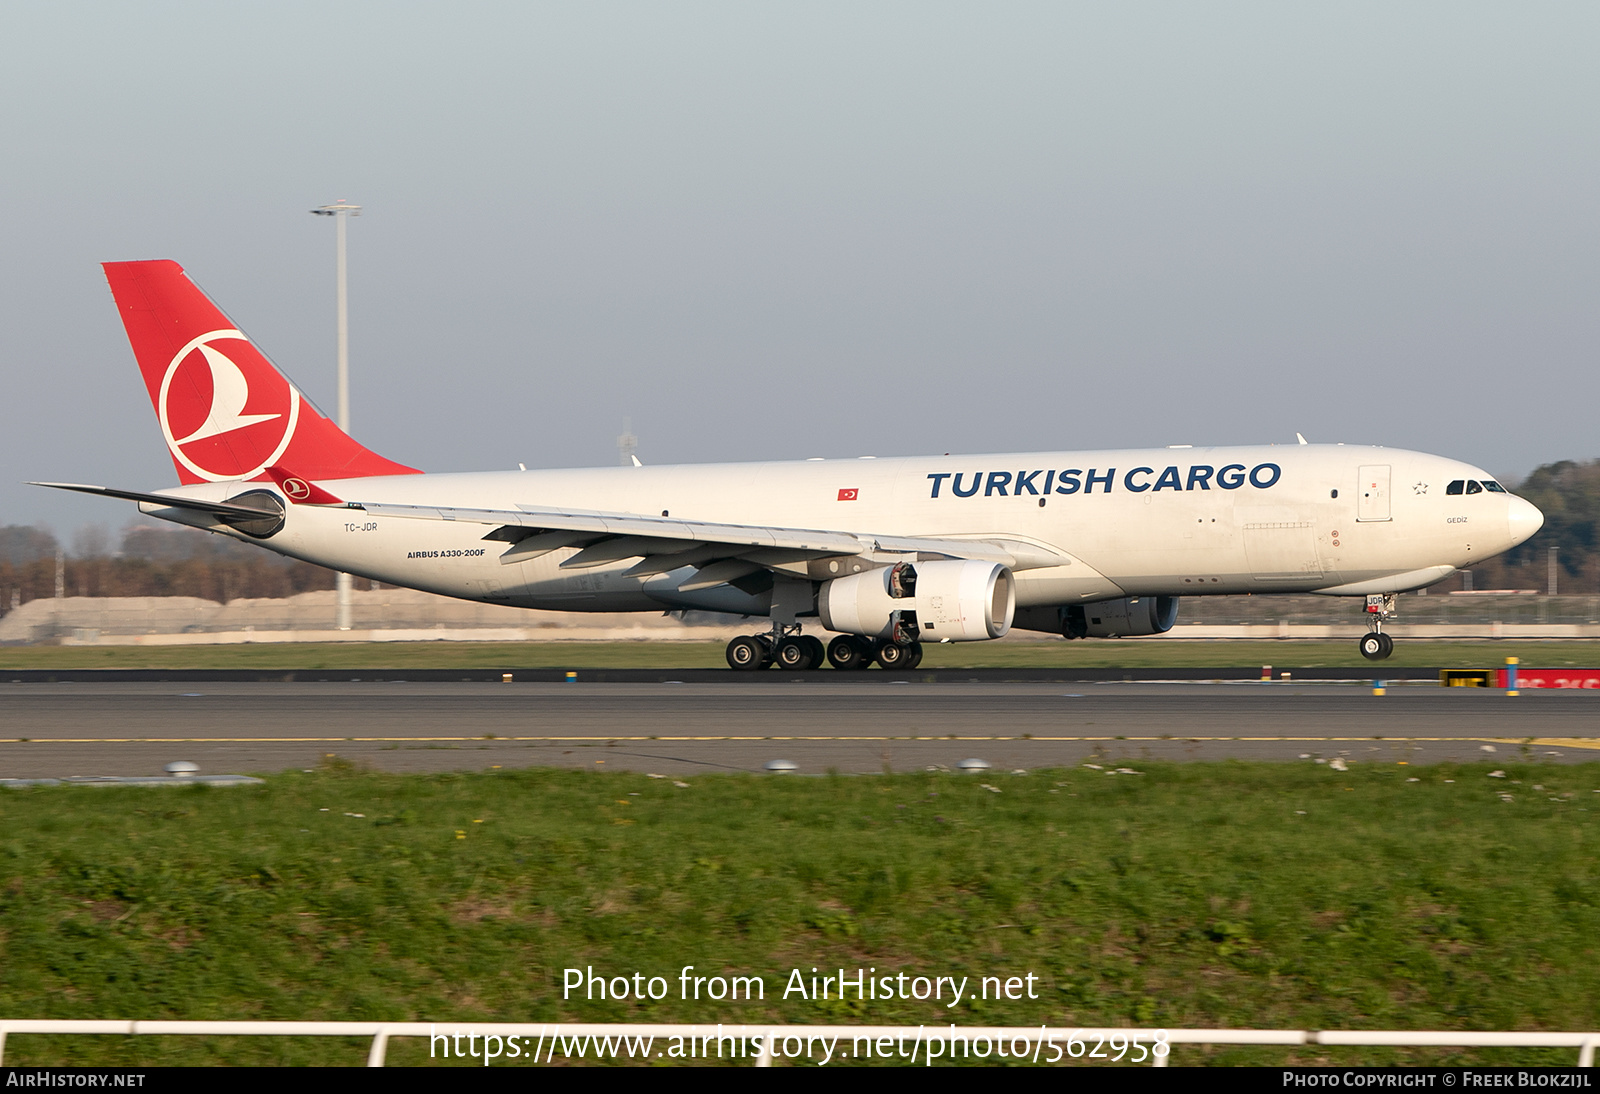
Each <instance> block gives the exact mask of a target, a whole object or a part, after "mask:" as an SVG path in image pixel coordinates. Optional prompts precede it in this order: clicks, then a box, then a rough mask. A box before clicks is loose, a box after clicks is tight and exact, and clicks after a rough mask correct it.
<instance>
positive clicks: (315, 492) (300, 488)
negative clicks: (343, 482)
mask: <svg viewBox="0 0 1600 1094" xmlns="http://www.w3.org/2000/svg"><path fill="white" fill-rule="evenodd" d="M267 474H268V475H270V476H271V477H272V481H273V482H275V483H277V484H278V489H279V490H282V491H283V495H284V497H286V498H288V499H289V500H290V501H292V502H294V503H295V504H296V505H343V504H344V499H343V498H336V497H334V496H333V495H332V494H330V493H328V492H327V491H326V490H324V489H323V488H322V487H320V486H318V485H317V484H316V483H314V482H311V481H310V480H308V479H303V478H301V477H300V476H298V475H291V474H290V473H289V472H288V470H286V469H285V468H282V467H279V466H277V465H276V464H274V465H273V466H271V467H269V468H267Z"/></svg>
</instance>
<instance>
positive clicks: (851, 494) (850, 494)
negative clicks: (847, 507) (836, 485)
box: [839, 487, 861, 501]
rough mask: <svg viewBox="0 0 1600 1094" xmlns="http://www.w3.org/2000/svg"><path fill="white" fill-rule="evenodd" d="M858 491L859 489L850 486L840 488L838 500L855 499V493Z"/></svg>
mask: <svg viewBox="0 0 1600 1094" xmlns="http://www.w3.org/2000/svg"><path fill="white" fill-rule="evenodd" d="M859 493H861V491H859V490H857V489H855V488H854V487H851V488H849V489H847V490H841V491H839V500H840V501H855V500H856V495H857V494H859Z"/></svg>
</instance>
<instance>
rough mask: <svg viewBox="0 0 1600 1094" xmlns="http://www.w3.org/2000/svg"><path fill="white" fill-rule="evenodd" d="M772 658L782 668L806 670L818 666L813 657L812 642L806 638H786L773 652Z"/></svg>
mask: <svg viewBox="0 0 1600 1094" xmlns="http://www.w3.org/2000/svg"><path fill="white" fill-rule="evenodd" d="M813 641H815V639H813ZM818 645H821V643H818ZM772 660H773V661H774V662H775V663H776V664H777V666H778V667H779V668H780V669H794V670H797V671H804V670H806V669H814V668H816V667H817V663H816V662H815V661H814V660H812V658H811V644H810V643H809V642H807V641H806V640H805V639H804V638H785V639H784V640H783V641H782V642H779V643H778V648H777V649H776V650H774V651H773V652H772Z"/></svg>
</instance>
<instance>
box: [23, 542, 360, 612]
mask: <svg viewBox="0 0 1600 1094" xmlns="http://www.w3.org/2000/svg"><path fill="white" fill-rule="evenodd" d="M58 555H59V557H60V576H61V584H62V593H63V595H66V596H198V597H201V598H203V599H206V600H216V601H219V602H224V603H225V602H227V601H229V600H234V599H237V598H239V597H283V596H293V595H294V594H295V593H303V592H306V591H308V590H311V589H331V588H333V582H334V574H333V571H332V570H325V569H323V568H322V567H321V566H313V565H311V564H310V563H308V562H299V561H295V560H293V559H287V558H284V557H282V556H281V555H276V554H273V553H272V552H270V551H266V550H263V549H262V548H260V547H252V546H250V545H249V544H245V543H240V542H238V541H236V540H233V539H229V538H228V537H226V536H220V535H213V534H212V533H209V532H202V531H199V530H197V529H193V528H183V527H179V526H177V525H173V526H171V527H156V526H151V525H144V524H131V525H129V526H128V527H127V528H125V529H123V531H122V534H121V537H120V544H119V545H118V546H117V547H115V548H113V547H112V540H111V535H110V533H109V532H108V531H107V529H106V528H105V526H104V525H94V524H91V525H86V526H85V527H83V528H80V529H79V530H78V532H77V533H76V534H75V535H74V536H73V537H72V543H71V545H70V546H68V545H65V544H62V543H60V542H59V541H58V540H57V539H56V537H55V536H54V535H53V534H52V533H51V532H50V531H49V530H48V529H44V528H30V527H24V526H21V525H9V526H5V527H0V615H3V614H4V613H6V612H8V611H10V610H11V609H12V608H14V607H17V606H19V605H22V604H26V603H27V602H28V601H30V600H36V599H38V598H40V597H52V596H55V595H56V577H57V557H58Z"/></svg>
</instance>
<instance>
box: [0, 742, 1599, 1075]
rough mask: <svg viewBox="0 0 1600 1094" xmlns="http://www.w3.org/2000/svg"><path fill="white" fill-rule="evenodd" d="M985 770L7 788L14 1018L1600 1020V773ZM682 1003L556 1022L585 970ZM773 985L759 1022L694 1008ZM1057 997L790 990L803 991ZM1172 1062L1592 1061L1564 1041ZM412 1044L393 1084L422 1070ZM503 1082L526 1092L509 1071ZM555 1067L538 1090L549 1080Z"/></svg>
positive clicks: (263, 1049)
mask: <svg viewBox="0 0 1600 1094" xmlns="http://www.w3.org/2000/svg"><path fill="white" fill-rule="evenodd" d="M1138 771H1139V772H1141V773H1140V774H1136V775H1135V774H1115V775H1108V774H1106V773H1104V772H1101V771H1096V770H1091V769H1088V768H1077V769H1072V770H1067V771H1036V772H1033V773H1030V774H1028V775H1025V776H1023V775H1001V774H995V775H992V776H990V777H989V782H988V784H987V785H985V784H984V783H983V782H982V781H980V778H972V777H962V776H955V775H949V774H944V773H937V772H929V773H924V774H918V775H896V776H884V777H858V778H845V777H822V778H758V777H744V776H714V777H703V778H702V777H696V778H693V779H688V780H674V779H656V778H649V777H646V776H644V775H630V774H625V773H608V774H597V773H591V772H565V771H548V770H530V771H500V772H489V773H484V774H476V775H435V776H412V777H402V776H388V775H376V774H371V773H363V772H359V771H354V770H351V769H350V768H348V766H346V765H343V764H340V763H339V762H337V761H333V762H332V763H331V764H330V766H327V767H324V768H322V769H320V770H318V771H315V772H308V773H300V772H295V773H286V774H282V775H277V776H273V777H270V778H269V780H268V782H267V784H266V785H265V786H262V787H259V788H251V789H243V790H217V789H209V790H208V789H205V788H189V789H182V790H146V789H132V788H129V789H103V790H86V789H80V788H71V787H61V788H39V789H30V790H24V791H4V792H0V1014H4V1015H5V1016H7V1017H18V1018H21V1017H63V1018H65V1017H81V1018H88V1017H123V1018H128V1017H138V1018H168V1017H171V1018H179V1017H182V1018H193V1019H201V1018H214V1019H246V1018H280V1019H289V1018H299V1019H330V1020H331V1019H377V1018H383V1019H407V1020H419V1021H452V1022H453V1021H484V1020H490V1019H498V1020H517V1021H536V1022H545V1021H551V1022H554V1021H558V1020H572V1019H587V1020H596V1021H621V1020H632V1021H696V1022H716V1021H724V1022H729V1023H742V1022H763V1021H792V1022H823V1023H827V1022H834V1023H843V1022H873V1023H894V1024H902V1023H906V1024H913V1025H915V1024H921V1023H928V1024H930V1025H943V1024H945V1023H948V1022H950V1021H955V1022H957V1023H958V1024H979V1023H982V1024H1015V1025H1034V1026H1036V1025H1039V1024H1040V1023H1049V1024H1052V1025H1066V1026H1080V1025H1082V1026H1088V1025H1101V1024H1104V1025H1127V1024H1141V1025H1160V1026H1167V1027H1187V1026H1213V1027H1214V1026H1236V1027H1237V1026H1243V1027H1250V1026H1255V1027H1287V1028H1297V1029H1306V1028H1323V1029H1337V1028H1368V1029H1371V1028H1435V1029H1436V1028H1463V1029H1552V1030H1573V1029H1589V1030H1593V1029H1597V1028H1600V867H1597V862H1600V855H1597V850H1600V824H1597V817H1600V765H1594V764H1591V765H1582V766H1562V767H1555V766H1541V765H1533V764H1522V765H1512V764H1508V765H1507V766H1506V768H1505V776H1506V777H1504V778H1490V777H1488V773H1489V769H1488V768H1487V767H1482V766H1468V767H1448V766H1439V767H1428V768H1421V769H1412V768H1409V767H1406V766H1401V765H1391V764H1374V765H1359V766H1353V767H1352V768H1351V769H1350V770H1349V771H1348V772H1336V771H1332V770H1330V769H1329V768H1328V767H1327V766H1318V765H1312V764H1310V763H1307V764H1304V765H1292V766H1291V765H1282V764H1276V765H1274V764H1238V763H1230V764H1218V765H1210V764H1188V765H1160V764H1142V765H1139V767H1138ZM591 965H592V966H594V967H595V971H596V972H597V973H601V972H603V973H604V974H605V975H607V976H616V975H630V976H631V974H632V973H634V972H635V971H638V972H641V973H643V974H644V975H645V976H647V977H648V976H655V975H659V976H662V977H663V978H665V979H666V980H667V981H668V982H669V983H670V984H671V985H672V994H671V995H669V997H668V998H667V999H665V1000H663V1001H661V1002H646V1003H642V1004H641V1003H635V1002H617V1001H606V1002H599V1001H596V1002H584V1001H581V1000H577V999H573V1000H568V1001H563V1000H562V999H561V988H560V985H561V979H562V970H563V969H565V968H569V967H574V968H581V967H587V966H591ZM684 965H693V966H695V967H696V970H697V971H698V972H699V973H700V974H702V975H717V974H721V975H733V974H740V975H759V976H761V977H763V978H764V983H765V1000H764V1001H755V1002H745V1001H743V1000H741V1001H739V1002H737V1003H733V1002H723V1003H714V1002H709V1001H704V1000H702V1001H700V1002H694V1001H689V1002H683V1001H679V1000H678V999H677V998H676V993H677V990H678V979H677V978H678V974H679V970H680V968H681V967H682V966H684ZM813 966H815V967H817V968H818V969H821V970H824V971H828V970H835V969H838V968H840V967H843V968H845V969H850V970H854V969H857V968H863V967H866V968H874V969H876V970H878V972H879V973H880V974H882V973H891V974H898V973H900V972H905V973H907V974H910V975H928V976H934V975H953V976H956V977H958V978H959V977H961V976H969V977H972V978H973V983H976V982H977V979H978V978H979V977H982V976H989V975H998V976H1007V977H1008V976H1025V975H1027V974H1030V973H1031V974H1033V975H1035V976H1037V977H1038V980H1037V985H1038V987H1037V994H1038V995H1039V999H1037V1000H1034V1001H1029V1000H1022V1001H1018V1002H1006V1001H1002V1002H989V1003H985V1004H982V1005H979V1006H967V1005H965V1004H963V1006H962V1007H961V1008H959V1009H957V1010H954V1011H952V1010H949V1009H946V1008H944V1007H942V1006H940V1005H938V1004H936V1003H934V1002H931V1001H929V1002H916V1001H905V1002H901V1001H887V1002H886V1001H881V1000H880V1001H877V1002H873V1001H870V1000H869V1001H867V1002H866V1003H857V1002H855V1001H854V1000H852V1001H849V1002H845V1003H841V1002H839V1001H838V1000H837V999H833V1000H829V1001H826V1002H813V1001H807V1000H801V999H798V998H790V999H789V1000H787V1001H785V1000H784V999H783V998H782V993H783V989H784V987H785V984H786V980H787V978H788V976H789V972H790V970H791V969H796V968H798V969H801V970H802V973H803V975H804V976H806V977H807V978H809V976H810V970H811V968H812V967H813ZM363 1052H364V1045H361V1044H356V1043H342V1042H332V1043H329V1042H323V1041H313V1040H310V1039H301V1040H288V1041H285V1040H278V1039H268V1038H239V1039H234V1040H215V1041H204V1040H201V1039H193V1038H151V1037H145V1038H119V1037H78V1038H67V1037H43V1036H18V1035H12V1037H11V1038H10V1039H9V1040H8V1042H7V1045H6V1063H7V1064H18V1065H26V1064H43V1063H76V1064H109V1063H124V1064H131V1063H138V1064H157V1063H201V1062H229V1063H259V1064H268V1063H339V1062H344V1063H359V1062H360V1061H361V1059H362V1058H363ZM1179 1053H1180V1055H1179V1057H1178V1059H1177V1060H1176V1062H1180V1063H1181V1062H1184V1061H1188V1062H1201V1061H1207V1062H1212V1063H1245V1062H1250V1063H1281V1062H1285V1061H1287V1060H1290V1059H1293V1060H1298V1061H1300V1062H1308V1063H1309V1062H1317V1061H1319V1060H1324V1061H1330V1062H1334V1063H1347V1062H1350V1063H1353V1062H1358V1061H1366V1062H1374V1063H1384V1062H1456V1063H1461V1062H1479V1063H1486V1062H1501V1063H1518V1062H1521V1063H1532V1062H1538V1061H1543V1062H1547V1063H1562V1064H1570V1063H1571V1062H1572V1060H1573V1059H1574V1058H1575V1053H1574V1052H1566V1051H1560V1052H1555V1051H1550V1052H1544V1051H1542V1050H1520V1049H1519V1050H1509V1049H1507V1050H1484V1051H1480V1052H1473V1053H1467V1052H1461V1051H1456V1050H1388V1049H1327V1048H1305V1049H1298V1050H1293V1051H1290V1050H1282V1049H1214V1050H1205V1049H1200V1048H1185V1049H1180V1050H1179ZM426 1055H427V1047H426V1045H425V1044H423V1043H419V1042H416V1041H397V1042H395V1043H394V1044H393V1045H392V1046H391V1052H390V1057H391V1061H392V1062H394V1063H397V1064H399V1063H422V1062H426ZM504 1066H516V1064H515V1063H507V1064H505V1065H504ZM523 1066H526V1065H523Z"/></svg>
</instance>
